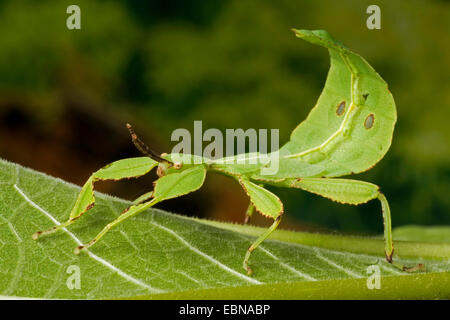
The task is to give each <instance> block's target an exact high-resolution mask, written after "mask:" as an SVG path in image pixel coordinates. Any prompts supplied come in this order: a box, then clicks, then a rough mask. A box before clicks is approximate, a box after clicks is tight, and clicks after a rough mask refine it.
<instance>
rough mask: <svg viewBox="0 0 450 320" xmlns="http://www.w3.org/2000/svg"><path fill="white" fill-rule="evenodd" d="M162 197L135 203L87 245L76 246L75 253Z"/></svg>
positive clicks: (88, 245) (92, 243)
mask: <svg viewBox="0 0 450 320" xmlns="http://www.w3.org/2000/svg"><path fill="white" fill-rule="evenodd" d="M160 201H161V199H152V200H150V201H148V202H144V203H141V204H138V205H133V206H131V207H128V208H127V209H125V211H124V212H122V213H121V214H120V216H119V217H117V219H116V220H114V221H112V222H110V223H108V224H107V225H106V226H105V227H104V228H103V230H102V231H100V232H99V234H97V235H96V236H95V238H93V239H92V240H91V241H89V242H88V243H87V244H86V245H81V246H78V247H76V248H75V251H74V253H75V254H79V253H80V251H81V250H83V249H87V248H89V247H90V246H92V245H94V244H95V243H96V242H97V241H98V240H100V238H101V237H103V236H104V235H105V234H106V233H107V232H108V231H109V230H110V229H111V228H112V227H114V226H116V225H118V224H119V223H121V222H122V221H124V220H125V219H128V218H130V217H132V216H134V215H136V214H138V213H140V212H142V211H144V210H146V209H148V208H150V207H151V206H153V205H155V204H156V203H158V202H160Z"/></svg>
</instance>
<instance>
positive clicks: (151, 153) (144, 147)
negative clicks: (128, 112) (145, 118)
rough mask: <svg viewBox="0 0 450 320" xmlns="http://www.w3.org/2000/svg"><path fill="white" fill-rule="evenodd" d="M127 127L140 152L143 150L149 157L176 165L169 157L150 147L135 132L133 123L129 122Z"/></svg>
mask: <svg viewBox="0 0 450 320" xmlns="http://www.w3.org/2000/svg"><path fill="white" fill-rule="evenodd" d="M127 128H128V131H129V132H130V135H131V141H132V142H133V144H134V145H135V147H136V148H137V149H138V150H139V151H140V152H142V153H143V154H144V155H146V156H147V157H150V158H152V159H153V160H155V161H158V162H166V163H168V164H170V165H171V166H173V165H174V163H173V162H172V161H169V160H167V159H164V158H162V157H161V156H159V155H158V154H157V153H156V152H155V151H153V150H152V149H150V148H149V147H148V146H147V145H146V144H145V143H144V142H143V141H142V140H141V139H139V138H138V136H137V135H136V133H135V132H134V129H133V127H132V126H131V124H129V123H127Z"/></svg>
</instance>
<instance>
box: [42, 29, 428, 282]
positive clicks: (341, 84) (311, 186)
mask: <svg viewBox="0 0 450 320" xmlns="http://www.w3.org/2000/svg"><path fill="white" fill-rule="evenodd" d="M293 31H294V32H295V35H296V36H297V37H299V38H302V39H304V40H306V41H308V42H311V43H313V44H316V45H319V46H322V47H325V48H327V49H328V52H329V55H330V59H331V66H330V70H329V73H328V76H327V80H326V83H325V87H324V89H323V91H322V93H321V95H320V97H319V99H318V101H317V104H316V106H315V107H314V108H313V109H312V110H311V112H310V114H309V115H308V117H307V118H306V120H305V121H303V122H302V123H300V124H299V125H298V126H297V127H296V128H295V129H294V131H293V132H292V134H291V136H290V140H289V141H288V142H287V143H286V144H285V145H284V146H282V147H281V148H280V149H279V150H278V151H277V154H276V157H269V158H270V159H271V161H274V160H273V159H275V160H276V161H279V163H278V171H277V172H276V173H270V174H267V173H265V174H264V173H263V169H264V168H267V167H268V166H269V165H270V163H267V161H266V162H265V163H264V161H258V162H257V163H256V164H246V163H244V164H243V163H239V162H238V161H236V160H237V157H239V156H240V157H241V159H242V156H244V157H246V158H251V157H260V156H261V155H260V154H258V153H250V154H244V155H242V154H241V155H237V156H233V157H227V158H223V159H218V160H211V159H205V158H202V157H198V156H195V155H187V154H162V155H158V154H156V153H155V152H153V151H152V150H151V149H150V148H148V147H147V146H146V145H145V144H144V143H143V142H142V141H141V140H140V139H139V138H138V137H137V135H136V134H135V132H134V131H133V128H132V127H131V126H130V125H129V124H127V127H128V129H129V131H130V134H131V137H132V142H133V143H134V145H135V146H136V147H137V149H139V150H140V151H141V152H142V153H143V154H144V155H145V156H144V157H137V158H129V159H123V160H118V161H115V162H113V163H111V164H108V165H107V166H105V167H103V168H101V169H100V170H98V171H96V172H94V173H93V174H92V175H91V177H90V178H89V179H88V180H87V182H86V183H85V184H84V186H83V187H82V189H81V192H80V194H79V196H78V198H77V200H76V202H75V205H74V207H73V208H72V211H71V212H70V217H69V219H68V220H67V221H66V222H65V223H62V224H60V225H58V226H55V227H53V228H51V229H49V230H46V231H38V232H36V233H35V234H33V239H35V240H36V239H37V238H38V237H39V236H42V235H46V234H49V233H53V232H55V231H57V230H60V229H62V228H65V227H67V226H69V225H71V224H73V223H74V222H76V221H77V220H78V219H79V218H80V217H81V216H82V215H83V214H84V213H85V212H86V211H88V210H89V209H91V208H92V207H93V206H94V203H95V199H94V183H95V182H97V181H100V180H120V179H124V178H131V177H139V176H142V175H145V174H147V173H148V172H149V171H150V170H152V169H153V168H154V167H157V174H158V176H159V178H158V179H157V180H156V181H155V183H154V189H153V191H151V192H148V193H146V194H144V195H142V196H141V197H139V198H138V199H137V200H136V201H135V203H134V204H133V205H132V206H130V207H129V208H128V209H126V210H125V211H124V212H122V214H121V215H120V216H119V217H118V218H117V219H116V220H114V221H112V222H110V223H109V224H107V225H106V226H105V227H104V229H103V230H102V231H101V232H100V233H99V234H98V235H97V236H96V237H95V238H93V239H92V240H91V241H90V242H88V243H87V244H85V245H82V246H78V247H77V248H76V249H75V253H76V254H78V253H79V252H80V251H81V250H83V249H86V248H89V247H91V246H92V245H94V244H95V243H96V242H97V241H98V240H100V238H102V237H103V236H104V235H105V234H106V233H107V232H108V231H109V230H110V229H111V228H113V227H114V226H116V225H118V224H119V223H121V222H123V221H124V220H126V219H128V218H130V217H132V216H134V215H136V214H138V213H140V212H142V211H144V210H146V209H148V208H150V207H152V206H154V205H155V204H157V203H159V202H161V201H165V200H168V199H172V198H176V197H179V196H182V195H185V194H188V193H190V192H193V191H196V190H197V189H199V188H200V187H201V186H202V185H203V183H204V181H205V176H206V172H207V171H215V172H220V173H222V174H225V175H227V176H230V177H232V178H234V179H235V180H236V181H237V182H239V184H240V185H241V186H242V188H243V189H244V190H245V192H246V193H247V195H248V196H249V198H250V205H249V208H248V210H247V212H246V215H245V221H246V222H247V220H248V219H249V218H250V217H251V215H252V213H253V212H254V210H256V211H258V212H259V213H261V214H262V215H264V216H265V217H267V218H270V219H273V224H272V225H271V226H270V227H269V228H268V229H267V230H266V231H265V232H264V233H263V234H261V235H260V236H259V237H258V238H257V239H256V240H255V241H254V242H253V243H252V244H251V245H250V247H249V248H248V250H247V252H246V254H245V257H244V261H243V267H244V269H245V270H246V271H247V273H248V274H249V275H250V274H251V273H252V269H251V268H250V265H249V260H250V256H251V253H252V252H253V251H254V250H255V249H256V248H257V247H258V245H259V244H260V243H261V242H262V241H264V240H265V239H266V238H267V237H269V235H270V234H271V233H272V232H273V231H274V230H275V229H276V228H277V226H278V225H279V223H280V221H281V217H282V215H283V212H284V209H283V204H282V202H281V201H280V199H279V198H278V197H277V196H276V195H274V194H273V193H272V192H270V191H268V190H267V189H265V188H264V186H265V185H270V186H275V187H285V188H298V189H302V190H305V191H308V192H311V193H315V194H317V195H320V196H322V197H325V198H329V199H331V200H333V201H337V202H340V203H343V204H352V205H359V204H362V203H366V202H368V201H370V200H373V199H378V200H379V201H380V202H381V209H382V216H383V220H384V241H385V248H384V250H385V255H386V260H387V262H389V263H391V264H393V265H394V266H396V267H397V268H399V269H401V270H404V271H415V270H418V269H422V267H423V265H421V264H419V265H417V266H414V267H406V266H403V265H400V264H397V263H394V261H393V254H394V245H393V239H392V230H391V213H390V209H389V204H388V202H387V200H386V197H385V196H384V194H383V193H381V191H380V188H379V187H378V186H376V185H375V184H372V183H369V182H364V181H358V180H352V179H346V178H345V179H343V178H338V179H335V178H336V177H340V176H346V175H351V174H355V173H360V172H363V171H366V170H369V169H370V168H372V167H373V166H374V165H375V164H376V163H377V162H378V161H379V160H380V159H381V158H383V156H384V155H385V153H386V152H387V151H388V149H389V147H390V145H391V140H392V135H393V131H394V125H395V122H396V119H397V115H396V109H395V103H394V99H393V97H392V94H391V93H390V91H389V90H388V86H387V84H386V82H385V81H384V80H383V79H382V78H381V77H380V75H379V74H378V73H377V72H376V71H375V70H374V69H373V68H372V67H371V66H370V65H369V64H368V63H367V62H366V60H364V59H363V58H362V57H361V56H359V55H358V54H356V53H354V52H352V51H350V50H349V49H348V48H347V47H346V46H345V45H343V44H342V43H341V42H339V41H336V40H334V39H333V38H332V37H331V36H330V34H328V32H326V31H324V30H315V31H309V30H296V29H293ZM265 156H267V155H265ZM174 159H182V160H181V161H175V160H174ZM199 160H200V161H199Z"/></svg>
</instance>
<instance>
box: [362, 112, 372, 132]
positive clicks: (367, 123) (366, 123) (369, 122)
mask: <svg viewBox="0 0 450 320" xmlns="http://www.w3.org/2000/svg"><path fill="white" fill-rule="evenodd" d="M374 122H375V116H374V115H373V113H371V114H369V115H368V116H367V118H366V120H365V121H364V127H365V128H366V129H370V128H372V127H373V123H374Z"/></svg>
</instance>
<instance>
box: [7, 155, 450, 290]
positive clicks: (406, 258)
mask: <svg viewBox="0 0 450 320" xmlns="http://www.w3.org/2000/svg"><path fill="white" fill-rule="evenodd" d="M79 191H80V188H79V187H77V186H74V185H71V184H68V183H66V182H64V181H62V180H60V179H55V178H52V177H49V176H47V175H44V174H42V173H38V172H35V171H33V170H30V169H26V168H23V167H21V166H19V165H16V164H13V163H9V162H6V161H3V160H0V296H3V297H26V298H55V299H61V298H62V299H65V298H68V299H72V298H78V299H86V298H93V299H102V298H134V297H140V298H146V299H152V298H160V299H174V298H186V299H189V298H195V299H216V298H218V299H220V298H223V299H228V298H236V299H240V298H242V299H250V298H261V299H264V298H271V299H276V298H285V299H302V298H305V299H307V298H370V297H377V298H400V297H407V298H450V280H449V279H450V263H449V259H450V245H449V244H446V243H422V242H420V243H419V242H402V241H396V250H397V251H396V252H398V255H399V257H401V259H398V260H397V261H398V262H401V263H404V264H407V265H413V264H416V263H417V262H422V263H425V265H426V267H427V273H416V274H406V273H403V272H400V271H398V270H397V269H395V268H393V267H392V266H390V265H389V264H387V263H385V262H384V257H383V241H382V239H374V238H356V237H345V236H337V235H322V234H310V233H300V232H290V231H285V230H279V231H276V232H274V234H273V235H272V237H271V239H272V240H268V241H265V242H264V243H263V244H262V245H261V246H260V247H259V248H258V249H257V250H256V251H255V252H254V255H253V256H252V258H251V261H250V262H251V265H252V268H253V269H254V275H253V276H252V277H248V276H247V275H246V274H245V271H244V270H243V269H242V260H243V258H244V255H245V251H246V249H247V247H248V246H249V245H250V243H251V242H252V241H253V240H254V238H255V236H257V235H259V234H261V233H262V232H263V230H264V229H262V228H256V227H251V226H240V225H233V224H225V223H219V222H213V221H207V220H199V219H193V218H186V217H181V216H178V215H174V214H170V213H167V212H164V211H161V210H158V209H152V210H148V211H146V212H144V213H141V214H139V215H137V216H135V217H133V218H130V219H129V220H127V221H125V222H124V223H123V224H121V225H119V226H118V227H117V228H114V229H112V230H111V231H110V232H109V233H107V234H106V235H105V237H104V238H102V240H101V241H100V242H99V243H98V244H96V245H95V246H94V247H92V248H90V250H89V251H88V252H86V253H82V254H80V255H78V256H77V255H74V254H73V249H74V247H75V246H77V245H79V244H81V243H86V242H87V241H89V240H90V239H92V237H94V236H95V235H96V234H97V233H98V232H99V231H100V230H101V229H102V228H103V227H104V226H105V225H106V224H107V223H108V222H110V221H112V220H114V219H115V218H116V217H117V216H118V215H119V214H120V213H121V212H122V211H123V210H124V209H125V208H126V207H127V206H129V205H130V203H129V202H128V201H123V200H120V199H117V198H113V197H110V196H106V195H103V194H100V193H97V194H96V201H97V203H96V206H95V207H94V208H93V209H92V212H90V214H89V215H84V216H83V217H82V218H81V219H80V220H79V221H78V222H77V223H76V224H74V225H72V226H71V227H69V228H68V229H67V230H64V231H61V232H59V233H56V234H53V235H49V236H47V237H43V238H42V239H39V240H38V241H33V240H32V239H31V235H32V234H33V232H35V231H36V230H40V229H46V228H49V227H52V226H54V225H55V224H58V223H60V222H62V221H65V220H66V219H67V217H68V215H69V212H70V210H71V207H72V206H73V205H74V203H75V200H76V197H77V194H78V192H79ZM243 214H244V213H243ZM371 265H377V266H379V267H380V272H381V277H382V278H381V279H382V280H381V289H380V290H370V289H368V288H367V286H366V282H367V277H368V276H369V274H368V273H367V267H368V266H371ZM70 266H77V267H79V270H80V277H81V278H80V279H81V288H80V289H75V288H74V289H72V290H71V289H69V287H68V286H67V282H68V281H69V282H70V277H71V276H73V274H71V273H68V268H69V267H70Z"/></svg>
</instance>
